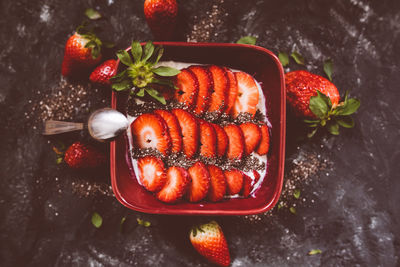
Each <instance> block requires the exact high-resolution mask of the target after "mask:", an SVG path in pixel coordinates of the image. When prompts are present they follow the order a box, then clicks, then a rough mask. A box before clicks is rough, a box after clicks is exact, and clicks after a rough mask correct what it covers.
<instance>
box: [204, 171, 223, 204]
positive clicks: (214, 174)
mask: <svg viewBox="0 0 400 267" xmlns="http://www.w3.org/2000/svg"><path fill="white" fill-rule="evenodd" d="M207 169H208V172H209V173H210V178H211V180H210V181H211V183H210V189H209V190H208V195H207V198H208V199H209V200H210V201H212V202H217V201H220V200H222V199H223V198H224V195H225V192H226V181H225V175H224V172H223V171H222V170H221V168H219V167H217V166H215V165H207Z"/></svg>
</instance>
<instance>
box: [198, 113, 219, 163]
mask: <svg viewBox="0 0 400 267" xmlns="http://www.w3.org/2000/svg"><path fill="white" fill-rule="evenodd" d="M199 122H200V155H202V156H203V157H206V158H214V157H215V156H216V155H217V134H216V133H215V129H214V127H213V126H212V125H211V124H210V123H208V122H206V121H205V120H199Z"/></svg>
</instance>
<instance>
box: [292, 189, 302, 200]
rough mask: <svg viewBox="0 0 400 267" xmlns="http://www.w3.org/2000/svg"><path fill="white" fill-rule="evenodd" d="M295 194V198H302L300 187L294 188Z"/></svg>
mask: <svg viewBox="0 0 400 267" xmlns="http://www.w3.org/2000/svg"><path fill="white" fill-rule="evenodd" d="M293 196H294V198H295V199H299V198H300V190H299V189H296V190H294V192H293Z"/></svg>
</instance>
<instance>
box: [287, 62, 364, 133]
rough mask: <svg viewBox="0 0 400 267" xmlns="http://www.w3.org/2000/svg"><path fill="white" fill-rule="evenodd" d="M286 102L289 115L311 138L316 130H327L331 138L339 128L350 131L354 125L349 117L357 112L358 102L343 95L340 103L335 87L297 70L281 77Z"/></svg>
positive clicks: (314, 75)
mask: <svg viewBox="0 0 400 267" xmlns="http://www.w3.org/2000/svg"><path fill="white" fill-rule="evenodd" d="M285 83H286V99H287V101H288V103H289V105H290V106H291V108H292V110H293V112H294V113H295V114H296V116H298V117H302V118H304V121H305V122H306V123H307V124H308V126H309V127H311V128H313V130H312V131H311V132H310V133H309V135H308V136H309V137H312V136H313V135H314V134H315V133H316V132H317V130H318V128H320V127H327V129H328V131H329V132H330V133H331V134H333V135H338V134H339V126H342V127H345V128H352V127H354V121H353V119H352V118H351V117H350V116H349V115H351V114H353V113H354V112H356V111H357V109H358V108H359V106H360V101H359V100H357V99H353V98H351V99H349V98H348V94H347V93H346V96H345V99H344V101H343V102H340V103H339V101H340V95H339V92H338V90H337V88H336V86H335V85H334V84H333V83H331V82H330V81H328V80H327V79H325V78H323V77H321V76H319V75H316V74H312V73H310V72H308V71H304V70H299V71H292V72H288V73H286V75H285Z"/></svg>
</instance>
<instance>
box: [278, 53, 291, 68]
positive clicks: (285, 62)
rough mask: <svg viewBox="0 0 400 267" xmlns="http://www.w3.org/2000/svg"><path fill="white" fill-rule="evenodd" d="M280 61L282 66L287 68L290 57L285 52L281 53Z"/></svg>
mask: <svg viewBox="0 0 400 267" xmlns="http://www.w3.org/2000/svg"><path fill="white" fill-rule="evenodd" d="M278 58H279V61H280V62H281V64H282V66H284V67H286V66H287V65H288V64H289V56H288V54H286V53H284V52H279V54H278Z"/></svg>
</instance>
